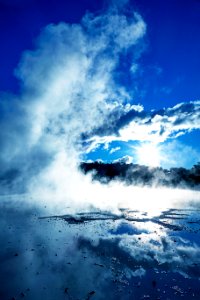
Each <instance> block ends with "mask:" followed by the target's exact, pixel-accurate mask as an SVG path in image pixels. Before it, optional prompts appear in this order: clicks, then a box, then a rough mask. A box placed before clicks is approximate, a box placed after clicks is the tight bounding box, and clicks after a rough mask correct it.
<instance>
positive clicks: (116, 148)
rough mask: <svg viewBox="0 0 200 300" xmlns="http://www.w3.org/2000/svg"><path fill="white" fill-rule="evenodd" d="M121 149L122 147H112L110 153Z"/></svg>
mask: <svg viewBox="0 0 200 300" xmlns="http://www.w3.org/2000/svg"><path fill="white" fill-rule="evenodd" d="M120 149H121V148H120V147H115V148H112V149H111V150H110V152H109V153H110V154H112V153H114V152H116V151H119V150H120Z"/></svg>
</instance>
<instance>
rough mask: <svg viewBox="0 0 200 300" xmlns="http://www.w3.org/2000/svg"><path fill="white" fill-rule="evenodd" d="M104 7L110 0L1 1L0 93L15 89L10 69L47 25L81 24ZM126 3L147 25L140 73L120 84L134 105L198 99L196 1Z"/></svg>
mask: <svg viewBox="0 0 200 300" xmlns="http://www.w3.org/2000/svg"><path fill="white" fill-rule="evenodd" d="M113 2H115V1H113ZM108 3H111V1H93V0H81V1H80V0H79V1H78V0H74V1H64V0H59V1H56V0H49V1H46V0H26V1H25V0H1V1H0V41H1V47H0V90H11V91H15V92H16V91H17V90H18V88H19V86H18V81H17V79H15V77H14V76H13V71H14V69H15V68H16V67H17V64H18V62H19V60H20V57H21V54H22V52H23V51H24V50H26V49H31V48H32V47H33V44H34V39H35V38H36V37H37V36H38V34H39V33H40V30H41V28H42V27H44V26H45V25H47V24H49V23H51V22H54V23H58V22H60V21H65V22H69V23H74V22H79V21H80V19H81V18H82V16H83V15H84V14H85V12H86V11H92V12H97V11H99V10H103V9H105V8H106V6H107V5H108ZM130 5H132V7H133V8H134V10H137V11H138V12H139V13H140V14H141V15H142V16H143V18H144V20H145V22H146V24H147V36H146V40H145V42H146V50H145V52H144V53H143V54H142V56H141V58H140V60H139V63H140V68H139V71H138V72H136V74H135V75H134V76H133V77H132V78H128V77H127V78H125V80H124V83H125V84H126V85H127V86H128V88H129V89H130V90H135V94H134V98H135V101H136V102H140V103H142V104H144V106H145V107H146V109H151V108H160V107H163V106H166V107H168V106H171V105H174V104H176V103H178V102H182V101H189V100H196V99H198V98H199V94H200V85H199V69H200V59H199V53H200V30H199V29H200V17H199V16H200V1H198V0H185V1H180V0H168V1H160V0H151V1H148V0H136V1H131V4H130ZM135 87H137V88H135Z"/></svg>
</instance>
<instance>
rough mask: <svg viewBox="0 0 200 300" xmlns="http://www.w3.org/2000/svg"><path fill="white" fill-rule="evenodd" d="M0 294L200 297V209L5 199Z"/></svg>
mask: <svg viewBox="0 0 200 300" xmlns="http://www.w3.org/2000/svg"><path fill="white" fill-rule="evenodd" d="M0 217H1V232H0V241H1V248H0V282H1V284H0V299H3V300H4V299H5V300H7V299H13V300H14V299H16V300H18V299H23V298H24V299H31V300H32V299H37V300H40V299H42V300H44V299H47V300H60V299H71V300H75V299H80V300H83V299H84V300H86V299H92V300H93V299H94V300H95V299H196V300H197V299H200V281H199V279H200V211H198V210H196V209H191V208H190V209H187V208H184V209H172V208H171V209H170V208H169V209H167V210H166V211H163V212H161V213H160V215H157V216H156V217H155V216H154V217H152V216H149V215H148V212H145V211H144V212H141V211H136V210H131V209H129V208H126V207H124V208H121V209H120V210H119V211H118V212H117V213H116V214H113V213H110V212H106V211H98V210H94V211H90V212H86V211H85V212H79V213H77V214H73V215H71V214H65V215H55V216H53V215H50V216H49V215H48V213H46V214H45V208H44V209H42V210H39V209H38V208H36V207H32V206H30V205H29V206H26V207H23V206H21V205H14V206H13V208H10V205H9V204H8V203H7V204H5V203H4V207H3V208H2V207H1V212H0Z"/></svg>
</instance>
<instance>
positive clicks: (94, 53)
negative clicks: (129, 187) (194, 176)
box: [0, 0, 200, 168]
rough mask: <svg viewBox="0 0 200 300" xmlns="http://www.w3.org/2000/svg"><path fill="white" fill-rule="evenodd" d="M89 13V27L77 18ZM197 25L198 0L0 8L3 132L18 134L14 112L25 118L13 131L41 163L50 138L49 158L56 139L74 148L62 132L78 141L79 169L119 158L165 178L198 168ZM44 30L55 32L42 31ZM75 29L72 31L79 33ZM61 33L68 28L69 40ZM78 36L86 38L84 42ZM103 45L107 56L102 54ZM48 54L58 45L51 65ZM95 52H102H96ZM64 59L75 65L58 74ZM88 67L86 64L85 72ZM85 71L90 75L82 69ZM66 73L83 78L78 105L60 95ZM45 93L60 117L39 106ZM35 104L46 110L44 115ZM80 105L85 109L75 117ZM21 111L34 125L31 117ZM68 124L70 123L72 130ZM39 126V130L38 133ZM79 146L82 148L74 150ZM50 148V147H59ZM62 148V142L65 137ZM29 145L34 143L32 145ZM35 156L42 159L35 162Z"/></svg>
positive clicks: (0, 4) (6, 1)
mask: <svg viewBox="0 0 200 300" xmlns="http://www.w3.org/2000/svg"><path fill="white" fill-rule="evenodd" d="M89 12H90V13H93V14H94V15H93V16H92V17H91V16H90V17H89V19H87V17H84V16H85V15H86V14H87V16H89V15H88V13H89ZM113 15H114V16H115V17H113ZM199 15H200V1H197V0H190V1H189V0H188V1H186V0H185V1H179V0H173V1H172V0H171V1H170V0H169V1H159V0H152V1H147V0H136V1H129V2H128V1H125V0H124V1H120V0H118V1H114V0H113V1H93V0H82V1H77V0H75V1H73V2H71V1H64V0H60V1H55V0H52V1H45V0H40V1H37V0H26V1H25V0H13V1H12V0H3V1H0V39H1V49H0V90H1V94H2V95H3V96H2V97H1V102H2V103H3V105H2V107H3V108H1V111H2V116H3V117H4V123H3V128H4V127H5V128H6V129H5V130H6V131H9V132H12V127H13V128H16V123H17V124H19V123H20V121H19V120H18V117H19V110H20V114H22V115H23V116H24V114H25V115H26V114H27V115H26V117H25V119H26V121H25V122H23V124H26V125H23V126H24V127H23V126H22V124H20V125H19V128H23V130H22V131H23V132H26V134H25V135H24V139H25V141H27V136H29V138H30V136H31V138H30V140H31V142H30V143H28V145H27V149H29V150H27V152H28V153H29V155H30V156H32V152H31V151H30V147H33V148H34V155H35V156H37V155H38V157H40V156H41V151H43V152H45V151H47V153H49V152H51V151H50V150H49V149H46V148H45V150H44V140H45V141H46V138H47V137H46V136H45V134H44V132H45V133H46V132H48V133H49V132H51V134H52V136H53V135H54V137H53V139H52V136H51V140H50V141H48V143H49V148H52V147H51V146H50V145H51V142H52V140H54V139H55V136H56V138H57V139H58V136H59V134H60V133H61V132H64V133H65V134H64V136H65V137H66V140H71V139H70V138H69V132H72V130H73V132H75V131H77V132H78V134H74V140H73V141H72V143H73V145H74V144H77V143H78V145H79V146H78V149H79V150H78V151H79V157H80V159H85V160H90V159H92V160H94V159H102V160H104V161H109V162H110V161H113V160H117V159H120V158H122V157H124V156H125V157H126V158H127V160H128V161H132V162H134V163H141V164H147V165H152V166H154V165H155V166H157V165H161V166H163V167H167V168H169V167H179V166H184V167H191V166H192V165H193V164H194V163H197V162H198V161H199V160H200V159H199V154H200V144H199V138H200V131H199V128H200V103H199V101H198V100H199V94H200V85H199V76H198V73H199V68H200V59H199V53H200V32H199V28H200V18H199ZM61 22H62V23H61ZM49 24H54V26H53V25H52V27H48V26H49ZM59 24H62V25H59ZM63 24H64V25H63ZM72 24H77V26H79V27H78V28H79V29H75V27H76V26H75V25H72ZM105 24H106V26H107V27H105ZM136 25H137V26H136ZM67 26H72V28H73V29H72V30H71V32H70V30H68V29H67ZM120 26H121V27H120ZM44 28H47V29H46V30H45V29H44ZM49 28H50V29H49ZM63 28H64V29H63ZM62 30H63V31H64V32H65V35H66V36H67V37H66V44H64V42H63V41H60V40H59V39H61V38H60V32H61V31H62ZM82 30H85V33H84V34H83V33H82ZM72 32H73V33H72ZM130 32H131V33H130ZM38 36H39V38H38ZM101 38H102V39H104V40H102V41H101V42H102V44H101V43H100V42H99V41H100V39H101ZM85 39H87V43H88V49H87V50H84V51H86V52H87V53H86V54H85V52H84V54H83V51H82V52H80V53H79V52H78V47H82V45H83V44H84V43H85ZM72 40H73V43H72V42H71V41H72ZM74 41H75V42H74ZM105 41H106V46H105V45H103V43H105ZM67 43H68V45H67ZM70 43H71V44H70ZM87 43H86V44H87ZM113 43H114V44H113ZM54 44H56V45H57V46H55V49H57V50H55V55H54V54H52V53H53V48H54ZM61 45H62V47H61ZM78 45H79V46H78ZM95 45H98V46H99V49H96V50H94V46H95ZM113 45H114V46H113ZM104 46H105V47H104ZM56 47H57V48H56ZM70 47H71V48H70ZM61 48H62V49H65V50H61ZM69 49H71V50H69ZM27 50H31V51H29V52H27ZM63 51H66V54H65V53H63ZM65 55H66V57H67V59H68V61H70V60H71V58H72V57H73V58H74V63H72V64H71V65H69V63H67V64H66V68H65V69H64V68H63V69H62V70H61V69H59V74H58V73H57V66H58V65H59V64H61V65H62V61H64V60H63V59H64V57H65ZM81 55H83V56H81ZM84 55H85V56H84ZM80 57H81V61H80V62H79V61H78V60H79V58H80ZM87 57H90V59H89V60H88V61H87V62H85V59H86V58H87ZM71 61H73V59H72V60H71ZM76 61H77V62H78V64H79V66H82V69H81V67H80V70H79V68H78V67H77V66H76ZM87 63H88V64H89V65H90V66H89V67H88V66H86V65H85V64H87ZM52 64H53V67H52ZM99 65H101V66H102V67H101V69H100V67H99ZM41 66H42V67H41ZM59 68H60V67H59ZM69 73H70V74H71V75H70V76H72V77H73V76H77V78H79V76H82V73H83V74H84V75H83V76H85V77H84V78H83V80H82V81H80V80H76V79H75V80H76V82H75V81H72V84H73V85H74V88H75V89H76V96H74V94H70V95H71V96H70V95H68V94H67V93H68V92H69V89H67V88H66V87H67V86H68V84H69V82H68V77H69ZM41 74H43V76H44V77H42V76H41ZM49 74H52V75H51V76H50V75H49ZM60 74H61V75H62V74H63V75H62V76H61V77H62V78H64V79H62V82H63V83H62V84H61V80H60V81H59V82H57V81H58V80H57V78H58V77H59V76H60ZM40 76H41V77H40ZM48 76H49V77H48ZM101 77H102V81H101V82H100V78H101ZM65 78H66V85H65ZM54 79H55V80H54ZM89 80H91V84H92V89H91V87H90V86H89V84H88V82H89ZM52 83H53V84H55V85H56V87H57V86H59V89H61V90H62V96H61V92H60V93H56V95H57V96H56V97H58V99H60V101H58V103H59V104H58V103H57V104H55V105H57V107H58V106H59V111H58V113H57V114H54V112H52V111H51V112H50V111H49V109H48V110H47V107H49V103H51V102H52V101H53V100H49V101H50V102H49V103H48V101H47V100H46V98H45V97H43V96H42V97H41V94H42V92H41V91H44V89H48V86H49V84H51V85H52ZM70 84H71V83H70ZM70 84H69V86H70ZM83 85H84V88H83ZM107 86H108V87H107ZM65 88H66V90H65ZM49 93H50V94H51V90H50V89H49ZM73 93H74V91H73ZM8 94H9V95H8ZM5 95H6V96H5ZM27 95H28V96H27ZM34 95H35V96H34ZM37 95H40V98H41V99H40V101H38V103H40V104H37V105H36V104H33V103H36V102H37V101H35V100H34V99H33V98H34V97H36V98H37V97H38V96H37ZM64 95H68V96H66V97H71V99H73V109H72V108H70V109H69V110H70V111H71V115H67V116H66V119H62V118H60V115H61V112H62V111H65V110H66V107H65V102H64V101H63V97H64ZM59 97H60V98H59ZM95 97H96V99H95ZM25 98H26V100H24V99H25ZM90 98H91V99H90ZM93 98H94V99H93ZM2 99H3V100H2ZM16 99H17V100H16ZM83 99H86V100H87V101H86V100H85V102H84V101H83ZM88 99H89V100H88ZM42 101H43V102H42ZM16 102H17V105H15V103H16ZM5 103H6V104H5ZM19 103H22V104H19ZM41 103H43V106H45V109H43V110H42V109H41ZM79 103H87V104H88V105H86V104H84V106H81V105H80V107H79V108H78V106H79ZM22 106H23V109H22ZM28 106H29V107H31V109H30V111H31V110H32V109H33V110H34V111H35V115H30V112H29V109H28V108H27V107H28ZM5 107H9V108H7V110H6V111H9V113H10V111H11V107H12V117H10V116H9V117H8V118H7V117H6V118H7V121H5V116H8V115H9V114H8V113H5ZM19 107H20V109H19ZM24 107H26V108H25V112H24ZM79 109H80V111H82V112H83V113H84V116H82V115H81V114H80V112H79ZM22 110H23V111H22ZM69 110H68V111H69ZM100 110H102V111H101V113H100ZM27 111H28V113H27ZM44 111H45V113H44ZM54 111H55V110H54ZM97 112H98V113H97ZM42 114H44V115H42ZM14 115H15V117H14V118H13V116H14ZM9 118H10V119H9ZM34 118H35V119H34ZM33 119H34V120H35V123H37V124H34V121H32V120H33ZM43 119H45V121H44V120H43ZM72 119H73V120H76V122H75V121H74V122H73V123H72V122H71V120H72ZM97 119H98V121H97ZM10 120H12V122H13V125H11V121H10ZM13 120H15V121H13ZM27 120H28V121H27ZM66 120H67V122H68V124H71V125H69V128H70V130H69V128H66V127H67V125H63V124H62V125H60V124H61V123H62V122H65V121H66ZM79 120H80V122H82V123H81V125H82V126H80V124H79V123H78V122H79ZM86 120H87V121H86ZM95 121H96V123H95ZM5 122H7V124H5ZM9 122H10V123H9ZM41 122H43V123H44V124H43V123H42V125H41ZM45 122H46V123H45ZM70 122H71V123H70ZM85 123H86V124H85ZM38 124H39V125H38ZM52 124H53V125H52ZM58 124H59V126H60V127H59V126H58ZM42 126H43V127H42ZM51 126H52V127H51ZM84 126H85V128H83V127H84ZM10 127H11V128H10ZM36 127H37V128H36ZM38 127H40V129H38ZM58 127H59V128H58ZM27 128H31V131H30V132H29V131H28V129H27ZM20 130H21V129H20ZM33 132H34V134H35V132H37V134H38V132H43V135H39V134H38V137H37V138H36V137H35V136H34V138H33ZM58 133H59V134H58ZM17 134H18V133H17V132H16V131H15V130H14V131H13V134H6V135H5V133H4V134H3V140H4V151H3V152H4V155H3V158H2V160H4V161H5V157H6V154H5V153H10V152H9V151H8V148H7V147H8V146H7V145H9V143H11V144H13V140H12V138H11V135H13V136H14V137H15V138H14V141H15V142H14V144H15V143H16V144H17V142H16V140H17V139H16V136H17ZM26 135H27V136H26ZM80 136H81V137H82V140H79V137H80ZM48 138H49V137H48ZM57 139H56V143H58V144H60V142H59V140H57ZM59 139H60V140H62V139H63V135H62V134H60V136H59ZM32 140H34V141H35V140H36V141H37V142H34V143H35V144H34V143H33V141H32ZM75 140H76V142H75ZM54 142H55V141H54ZM33 144H34V146H32V145H33ZM30 145H31V146H30ZM45 147H46V146H45ZM36 148H37V149H38V148H39V149H40V150H39V152H38V154H37V155H36V154H35V152H37V151H36V150H35V149H36ZM41 148H42V150H41ZM9 149H10V146H9ZM16 149H18V151H17V150H16V151H14V152H15V154H14V153H12V155H10V156H11V157H12V159H11V160H10V158H9V159H8V158H7V157H6V161H7V160H8V161H13V159H17V155H18V154H19V153H20V151H21V150H20V149H19V146H17V147H16ZM76 150H77V147H76ZM16 153H18V154H16Z"/></svg>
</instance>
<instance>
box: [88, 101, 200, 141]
mask: <svg viewBox="0 0 200 300" xmlns="http://www.w3.org/2000/svg"><path fill="white" fill-rule="evenodd" d="M116 110H117V112H114V113H113V116H114V117H113V118H114V120H112V122H107V123H106V125H105V126H102V127H101V128H100V129H98V130H96V131H95V132H94V136H93V137H91V138H90V139H89V140H90V141H91V142H92V143H93V145H94V146H95V145H96V144H100V143H105V142H112V141H116V140H120V141H140V142H144V141H145V142H148V141H149V142H153V143H161V142H164V141H166V140H168V139H170V138H176V137H178V136H180V135H183V134H185V133H187V132H191V131H192V130H195V129H200V101H190V102H187V103H179V104H177V105H175V106H174V107H170V108H165V109H162V110H159V111H151V112H148V111H145V110H144V109H143V107H142V106H140V105H138V106H136V105H134V106H131V107H129V108H128V109H127V108H126V107H125V108H124V109H123V108H122V107H120V109H119V108H117V109H116ZM103 128H104V130H103Z"/></svg>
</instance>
